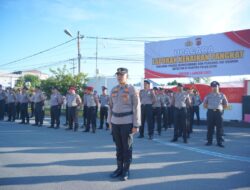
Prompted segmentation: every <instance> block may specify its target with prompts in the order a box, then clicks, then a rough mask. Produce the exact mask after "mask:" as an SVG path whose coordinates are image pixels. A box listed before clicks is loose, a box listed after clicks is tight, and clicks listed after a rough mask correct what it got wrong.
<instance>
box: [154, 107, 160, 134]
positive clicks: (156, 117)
mask: <svg viewBox="0 0 250 190" xmlns="http://www.w3.org/2000/svg"><path fill="white" fill-rule="evenodd" d="M161 113H162V112H161V107H154V108H153V126H155V121H156V123H157V131H158V133H161ZM154 128H155V127H153V129H154Z"/></svg>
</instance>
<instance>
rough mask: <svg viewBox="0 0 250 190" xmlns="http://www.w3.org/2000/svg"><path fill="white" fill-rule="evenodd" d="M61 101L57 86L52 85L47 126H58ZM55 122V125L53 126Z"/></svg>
mask: <svg viewBox="0 0 250 190" xmlns="http://www.w3.org/2000/svg"><path fill="white" fill-rule="evenodd" d="M62 102H63V99H62V96H61V94H60V93H59V91H58V89H57V87H53V88H52V94H51V96H50V116H51V125H50V126H49V127H48V128H55V129H58V128H60V106H61V105H62ZM55 124H56V127H55V126H54V125H55Z"/></svg>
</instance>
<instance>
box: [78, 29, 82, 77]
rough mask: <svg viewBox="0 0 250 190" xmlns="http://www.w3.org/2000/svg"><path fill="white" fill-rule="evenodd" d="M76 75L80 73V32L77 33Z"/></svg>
mask: <svg viewBox="0 0 250 190" xmlns="http://www.w3.org/2000/svg"><path fill="white" fill-rule="evenodd" d="M77 50H78V74H79V73H80V72H81V54H80V32H79V31H78V32H77Z"/></svg>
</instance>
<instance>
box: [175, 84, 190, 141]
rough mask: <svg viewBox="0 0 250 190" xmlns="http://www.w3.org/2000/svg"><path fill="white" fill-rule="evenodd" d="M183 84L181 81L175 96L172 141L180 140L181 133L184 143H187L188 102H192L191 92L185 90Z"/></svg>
mask: <svg viewBox="0 0 250 190" xmlns="http://www.w3.org/2000/svg"><path fill="white" fill-rule="evenodd" d="M183 87H184V86H183V85H182V84H181V83H179V84H178V85H177V90H178V92H176V93H175V94H174V97H173V105H174V138H173V139H172V142H176V141H177V140H178V137H179V134H181V135H182V136H183V141H184V143H187V125H186V121H187V104H188V105H189V104H191V100H190V97H189V94H188V93H187V92H185V91H184V90H183Z"/></svg>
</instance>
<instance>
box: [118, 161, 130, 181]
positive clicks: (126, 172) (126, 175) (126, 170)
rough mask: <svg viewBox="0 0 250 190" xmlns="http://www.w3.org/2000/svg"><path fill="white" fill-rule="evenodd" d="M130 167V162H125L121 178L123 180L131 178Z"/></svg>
mask: <svg viewBox="0 0 250 190" xmlns="http://www.w3.org/2000/svg"><path fill="white" fill-rule="evenodd" d="M129 167H130V163H128V162H125V163H124V166H123V171H122V175H121V178H120V180H121V181H127V180H128V178H129Z"/></svg>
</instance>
